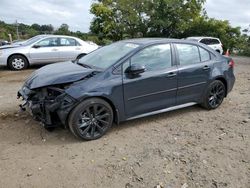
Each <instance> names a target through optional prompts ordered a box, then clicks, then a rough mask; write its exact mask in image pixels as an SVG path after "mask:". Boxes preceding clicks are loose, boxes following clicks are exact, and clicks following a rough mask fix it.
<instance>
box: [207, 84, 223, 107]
mask: <svg viewBox="0 0 250 188" xmlns="http://www.w3.org/2000/svg"><path fill="white" fill-rule="evenodd" d="M225 96H226V87H225V85H224V84H223V83H222V82H221V81H220V80H215V81H213V82H212V83H210V84H209V86H208V88H207V90H206V93H205V96H204V99H203V103H202V106H203V107H204V108H206V109H208V110H212V109H216V108H218V107H219V106H220V105H221V103H222V102H223V99H224V98H225Z"/></svg>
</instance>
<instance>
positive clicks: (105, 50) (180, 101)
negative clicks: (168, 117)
mask: <svg viewBox="0 0 250 188" xmlns="http://www.w3.org/2000/svg"><path fill="white" fill-rule="evenodd" d="M233 68H234V62H233V60H232V59H231V58H228V57H224V56H222V55H220V54H218V53H216V52H215V51H213V50H212V49H210V48H209V47H207V46H205V45H203V44H200V43H196V42H192V41H186V40H175V39H160V38H158V39H134V40H126V41H120V42H116V43H113V44H111V45H108V46H105V47H102V48H100V49H98V50H96V51H94V52H92V53H90V54H88V55H86V56H84V57H83V58H81V59H79V60H78V61H77V62H63V63H57V64H52V65H47V66H45V67H43V68H41V69H39V70H37V71H35V72H34V73H33V74H32V75H31V76H30V77H29V78H28V79H27V80H26V82H25V83H24V85H23V87H22V88H21V89H20V90H19V91H18V97H22V99H23V100H24V104H22V105H20V107H21V108H22V109H26V108H28V109H29V110H30V111H31V113H32V114H33V116H34V117H35V118H36V119H37V120H39V121H41V122H43V124H44V127H45V128H46V129H53V128H55V127H58V126H63V127H65V128H67V127H69V128H70V130H71V132H72V133H73V134H74V135H75V136H77V137H80V138H82V139H84V140H93V139H97V138H99V137H101V136H103V135H104V134H105V133H106V132H107V130H108V129H109V128H110V127H111V125H112V124H113V123H117V124H119V123H120V122H122V121H126V120H130V119H135V118H139V117H144V116H148V115H153V114H157V113H161V112H166V111H170V110H175V109H179V108H183V107H187V106H191V105H195V104H201V105H202V106H203V107H205V108H206V109H215V108H217V107H218V106H220V104H221V103H222V101H223V99H224V97H226V96H227V94H228V93H229V92H230V91H231V90H232V88H233V85H234V82H235V77H234V73H233Z"/></svg>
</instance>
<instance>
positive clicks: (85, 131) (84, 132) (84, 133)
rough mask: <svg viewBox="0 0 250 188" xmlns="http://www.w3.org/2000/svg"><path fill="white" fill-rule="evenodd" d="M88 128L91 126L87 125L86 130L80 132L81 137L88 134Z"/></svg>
mask: <svg viewBox="0 0 250 188" xmlns="http://www.w3.org/2000/svg"><path fill="white" fill-rule="evenodd" d="M90 127H91V125H88V127H86V128H85V129H84V131H83V132H82V135H86V134H87V133H88V131H89V129H90Z"/></svg>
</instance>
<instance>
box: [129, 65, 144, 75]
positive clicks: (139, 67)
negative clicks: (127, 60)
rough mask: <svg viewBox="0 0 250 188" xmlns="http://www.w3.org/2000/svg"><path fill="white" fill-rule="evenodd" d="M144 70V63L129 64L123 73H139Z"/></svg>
mask: <svg viewBox="0 0 250 188" xmlns="http://www.w3.org/2000/svg"><path fill="white" fill-rule="evenodd" d="M145 70H146V68H145V66H144V65H139V64H133V65H131V66H129V67H128V68H127V69H126V70H125V73H127V74H131V75H139V74H141V73H144V72H145Z"/></svg>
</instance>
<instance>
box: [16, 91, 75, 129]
mask: <svg viewBox="0 0 250 188" xmlns="http://www.w3.org/2000/svg"><path fill="white" fill-rule="evenodd" d="M34 92H35V91H32V90H29V89H28V88H25V87H23V88H22V89H21V90H19V91H18V93H17V97H18V98H20V97H21V98H22V100H23V101H24V103H23V104H22V105H20V108H21V109H22V110H26V109H27V110H28V111H29V112H30V113H31V114H32V116H33V117H34V118H35V119H36V120H38V121H40V122H42V123H43V125H44V126H45V128H49V127H57V126H59V125H63V126H64V127H66V125H67V117H68V114H69V113H70V111H71V109H72V108H73V107H74V106H75V105H76V100H75V99H74V98H72V97H70V96H68V95H67V94H65V93H63V94H61V95H59V96H57V97H56V98H55V99H53V100H51V99H46V98H43V97H41V98H40V99H39V100H32V97H30V96H32V95H35V94H36V93H34Z"/></svg>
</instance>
